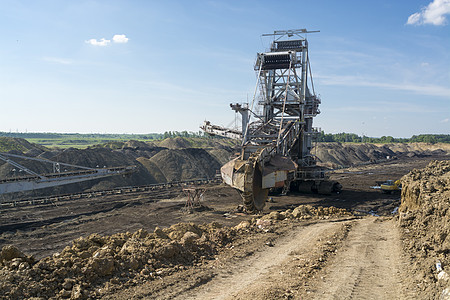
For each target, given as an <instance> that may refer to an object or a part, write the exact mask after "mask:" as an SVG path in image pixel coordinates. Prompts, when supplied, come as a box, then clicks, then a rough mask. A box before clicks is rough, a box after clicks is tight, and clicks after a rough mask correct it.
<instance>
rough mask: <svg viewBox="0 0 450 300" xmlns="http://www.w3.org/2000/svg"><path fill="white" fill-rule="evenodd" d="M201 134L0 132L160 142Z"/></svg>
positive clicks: (16, 135) (31, 136)
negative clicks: (171, 138) (169, 138)
mask: <svg viewBox="0 0 450 300" xmlns="http://www.w3.org/2000/svg"><path fill="white" fill-rule="evenodd" d="M202 135H203V134H202V132H200V131H199V132H190V131H189V132H188V131H181V132H179V131H166V132H164V133H146V134H130V133H52V132H1V131H0V136H4V137H13V138H22V139H66V138H74V139H102V140H133V139H135V140H161V139H165V138H168V137H177V136H181V137H200V136H202Z"/></svg>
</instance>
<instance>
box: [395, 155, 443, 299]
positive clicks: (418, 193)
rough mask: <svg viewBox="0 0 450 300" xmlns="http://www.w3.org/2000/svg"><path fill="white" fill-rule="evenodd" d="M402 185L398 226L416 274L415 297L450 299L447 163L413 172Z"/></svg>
mask: <svg viewBox="0 0 450 300" xmlns="http://www.w3.org/2000/svg"><path fill="white" fill-rule="evenodd" d="M402 183H403V189H402V203H401V206H400V218H399V224H400V226H401V228H402V234H403V236H404V245H403V247H404V249H405V251H406V252H407V253H408V254H409V256H410V260H411V261H412V262H413V264H412V269H413V270H411V271H412V272H414V273H417V274H418V275H417V277H416V280H415V282H414V284H415V285H417V286H419V287H420V288H421V291H420V292H419V294H418V298H421V299H425V298H428V297H431V295H439V294H442V295H444V294H445V295H446V297H447V298H445V297H444V298H443V299H450V282H449V276H448V274H449V273H450V256H449V254H450V161H449V160H447V161H433V162H431V163H430V164H429V165H428V166H427V167H426V168H424V169H419V170H413V171H411V172H410V173H409V174H408V175H406V176H404V177H403V178H402ZM436 263H440V264H441V268H442V271H441V270H440V268H438V267H437V266H436Z"/></svg>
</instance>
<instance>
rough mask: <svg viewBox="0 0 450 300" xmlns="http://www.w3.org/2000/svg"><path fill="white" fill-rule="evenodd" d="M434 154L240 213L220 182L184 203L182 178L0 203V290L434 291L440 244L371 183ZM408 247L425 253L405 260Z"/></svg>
mask: <svg viewBox="0 0 450 300" xmlns="http://www.w3.org/2000/svg"><path fill="white" fill-rule="evenodd" d="M445 158H447V159H448V157H445V156H440V155H437V154H436V155H433V154H430V156H425V157H417V156H413V157H411V158H406V157H405V158H398V159H395V160H392V159H389V160H385V161H384V162H380V163H378V164H368V165H364V166H355V167H352V168H347V169H339V170H335V171H334V172H332V173H331V178H332V179H334V180H338V181H339V182H340V183H341V184H342V185H343V186H344V191H343V192H342V193H340V194H338V195H333V196H323V195H315V194H310V195H300V194H289V195H288V196H272V199H271V201H270V202H268V203H267V204H266V208H265V210H264V214H262V215H246V214H244V213H242V212H241V211H240V207H239V205H240V204H241V199H240V196H239V194H238V193H237V192H236V191H235V190H233V189H230V188H229V187H227V186H224V185H208V186H205V188H206V192H205V194H204V199H203V200H202V202H201V204H202V206H200V207H198V208H197V209H195V210H193V211H191V212H190V213H189V212H188V211H186V210H185V209H184V208H185V205H186V196H185V195H184V193H183V191H182V189H181V188H170V189H167V190H163V191H158V192H154V191H152V192H147V193H135V194H133V193H131V194H126V195H125V194H124V195H105V196H101V197H93V198H82V199H78V200H67V201H59V202H57V203H53V204H46V205H36V206H26V207H11V208H4V209H2V211H1V213H0V232H1V234H0V247H5V246H8V245H15V246H16V247H17V249H18V250H17V251H16V250H14V248H11V247H10V246H9V248H8V247H6V248H4V249H6V250H4V251H2V254H1V255H2V258H1V259H0V260H1V261H2V262H1V264H2V268H1V269H0V275H1V276H0V278H1V280H0V285H1V288H2V292H3V296H0V297H3V298H5V299H6V298H8V294H7V293H8V292H14V294H10V295H16V296H18V297H20V295H21V294H20V291H19V290H17V289H14V287H18V286H19V282H21V280H22V281H24V282H30V284H29V286H30V289H31V287H34V288H35V290H34V291H35V292H32V291H30V292H29V294H28V296H25V297H31V296H35V297H39V293H38V292H37V291H39V290H40V289H41V290H43V289H42V287H41V288H40V287H39V281H38V282H37V285H35V286H34V285H33V282H35V281H33V280H36V279H35V278H41V283H42V282H44V283H46V286H49V288H48V291H49V292H48V293H47V294H45V293H42V294H40V297H42V298H49V297H52V296H53V297H57V298H73V299H83V298H87V297H96V298H105V299H142V298H144V299H172V298H178V299H181V298H183V299H185V298H187V299H199V298H200V299H201V298H203V299H283V298H284V299H317V298H321V299H322V298H323V299H335V298H337V299H351V298H354V299H364V298H366V299H408V298H411V299H414V297H413V296H411V295H420V296H421V297H420V298H421V299H434V298H436V297H439V293H441V291H442V288H444V287H445V285H443V284H442V281H439V282H438V280H437V274H435V273H436V271H435V267H434V264H435V261H436V257H435V256H434V253H438V254H439V255H440V256H439V257H438V258H440V259H441V261H442V267H443V269H444V270H446V268H447V266H446V264H447V260H445V258H446V255H447V252H446V251H444V250H442V251H441V252H439V251H437V252H432V251H430V250H429V248H430V245H431V244H430V242H428V244H427V243H425V244H424V242H425V240H424V242H422V243H421V244H420V245H421V246H424V245H428V246H424V247H425V248H424V249H425V250H419V249H417V247H419V246H418V244H417V243H416V242H415V241H414V240H416V239H417V237H418V236H417V235H412V234H411V235H408V234H407V233H408V232H407V229H410V227H409V226H410V224H409V223H407V221H408V220H410V221H411V220H413V219H412V218H411V219H409V217H407V218H406V217H405V218H403V217H401V220H403V221H400V223H399V221H398V220H397V219H398V217H397V216H396V214H395V212H396V211H397V208H398V207H399V205H400V195H399V194H391V195H387V194H383V193H381V192H380V191H379V190H376V189H372V188H370V187H371V186H374V185H375V184H376V182H377V181H383V180H387V179H394V180H395V179H398V178H401V177H402V176H403V175H405V174H407V173H409V172H410V171H412V170H413V169H416V168H424V167H426V166H427V165H428V164H429V163H430V162H431V161H432V160H433V159H440V160H442V159H445ZM421 177H423V176H421ZM437 182H441V183H442V182H443V181H442V180H441V181H437ZM435 186H436V187H437V186H438V185H435ZM444 186H446V183H445V184H444ZM435 190H436V191H438V190H439V189H437V188H435ZM419 211H420V210H419ZM446 211H447V210H446ZM407 212H408V215H412V213H410V210H408V211H407ZM402 213H405V211H402ZM410 221H408V222H410ZM402 222H406V223H402ZM178 223H182V224H188V225H176V226H175V227H174V225H175V224H178ZM218 223H220V225H218ZM399 224H400V226H399ZM430 224H431V222H430ZM433 224H434V223H433ZM433 226H435V227H436V226H437V225H433ZM435 227H433V228H435ZM140 229H144V231H142V230H140ZM94 233H96V234H97V235H92V234H94ZM80 236H81V237H82V238H81V239H79V237H80ZM442 236H443V235H440V236H439V237H440V238H442ZM445 238H446V236H445V237H444V238H443V241H445V240H446V239H445ZM74 240H75V241H74ZM150 245H151V246H150ZM405 245H410V248H414V249H415V250H414V251H409V250H408V247H406V246H405ZM411 245H413V246H411ZM149 247H150V248H149ZM426 247H428V248H426ZM102 249H103V250H102ZM433 249H434V246H433ZM436 249H437V248H436ZM439 249H441V248H439ZM442 249H443V248H442ZM19 250H20V251H19ZM418 251H419V252H420V251H421V252H420V253H421V254H420V256H425V258H426V259H424V260H423V263H422V262H421V263H420V264H414V262H415V261H414V258H415V257H413V256H412V255H416V256H419V255H418V253H419V252H418ZM427 253H429V254H430V256H427ZM431 254H432V255H431ZM31 255H33V256H34V259H33V258H31V257H30V256H31ZM35 260H39V261H37V262H36V261H35ZM431 261H432V263H430V262H431ZM69 266H70V270H69V269H67V268H68V267H69ZM74 266H78V267H79V270H78V269H77V268H78V267H74ZM64 268H66V269H64ZM433 268H434V269H433ZM42 270H45V272H44V271H42ZM60 270H66V272H67V273H66V275H64V271H60ZM61 272H62V273H61ZM27 274H28V275H27ZM38 275H39V276H41V277H38ZM23 276H27V277H23ZM25 278H27V279H26V280H29V281H25ZM52 278H53V279H52ZM421 278H422V279H423V280H420V279H421ZM418 283H421V285H418ZM431 286H432V287H433V288H430V287H431ZM50 287H52V288H53V287H54V289H50ZM53 291H55V292H53ZM52 293H53V294H52ZM22 297H24V295H23V294H22Z"/></svg>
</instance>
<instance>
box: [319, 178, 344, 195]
mask: <svg viewBox="0 0 450 300" xmlns="http://www.w3.org/2000/svg"><path fill="white" fill-rule="evenodd" d="M341 190H342V185H341V184H340V183H339V182H337V181H328V180H324V181H322V182H320V184H319V187H318V189H317V192H318V193H319V194H322V195H330V194H331V193H339V192H341Z"/></svg>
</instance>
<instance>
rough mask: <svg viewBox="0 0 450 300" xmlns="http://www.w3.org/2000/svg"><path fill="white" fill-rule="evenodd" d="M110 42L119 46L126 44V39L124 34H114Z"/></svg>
mask: <svg viewBox="0 0 450 300" xmlns="http://www.w3.org/2000/svg"><path fill="white" fill-rule="evenodd" d="M112 40H113V42H114V43H119V44H125V43H128V38H127V37H126V36H125V34H116V35H114V36H113V38H112Z"/></svg>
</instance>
